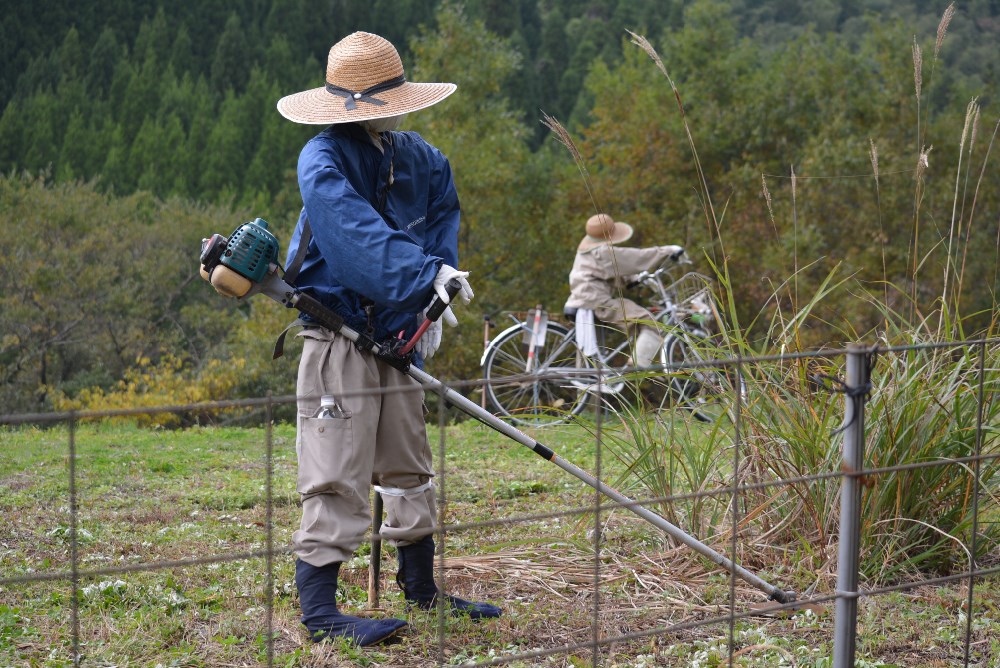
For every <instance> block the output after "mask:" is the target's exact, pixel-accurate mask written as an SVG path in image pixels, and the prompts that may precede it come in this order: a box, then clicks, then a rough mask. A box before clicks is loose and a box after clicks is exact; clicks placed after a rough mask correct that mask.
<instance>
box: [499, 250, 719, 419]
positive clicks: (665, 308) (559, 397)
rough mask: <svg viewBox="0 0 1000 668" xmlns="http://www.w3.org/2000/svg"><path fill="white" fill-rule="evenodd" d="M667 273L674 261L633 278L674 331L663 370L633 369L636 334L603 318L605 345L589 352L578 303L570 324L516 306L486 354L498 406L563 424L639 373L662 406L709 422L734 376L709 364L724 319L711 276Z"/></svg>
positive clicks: (504, 413) (600, 335) (505, 413)
mask: <svg viewBox="0 0 1000 668" xmlns="http://www.w3.org/2000/svg"><path fill="white" fill-rule="evenodd" d="M665 275H667V276H668V275H669V270H668V269H667V268H666V267H661V268H659V269H657V270H655V271H652V272H642V273H641V274H639V275H638V276H637V277H636V280H635V281H634V282H633V283H632V284H631V285H642V286H644V287H646V288H648V289H650V290H651V291H652V292H653V299H652V301H651V302H650V303H649V304H648V305H647V308H648V310H649V311H650V313H652V314H653V316H654V318H655V321H656V323H657V326H659V327H661V328H662V329H663V330H665V333H666V335H665V337H664V341H663V345H662V346H661V349H660V354H659V363H660V364H661V365H663V369H664V371H663V372H655V373H653V374H649V373H646V372H644V371H643V370H636V369H630V367H629V366H628V364H629V353H630V350H629V349H630V346H631V341H630V339H629V337H628V336H627V335H626V333H625V332H623V331H621V330H620V329H618V328H616V327H614V326H612V325H610V324H608V323H605V322H602V321H599V320H598V321H596V322H595V328H596V332H597V339H598V344H597V352H596V353H595V354H593V355H585V354H584V353H583V351H582V350H581V349H580V347H579V345H578V343H577V336H576V324H575V309H574V310H570V311H567V312H565V313H564V314H563V315H564V316H565V317H566V319H567V320H568V321H569V322H570V323H572V324H570V325H566V324H563V323H561V322H553V321H549V322H546V321H545V318H544V317H543V316H544V314H543V313H542V312H541V311H540V310H538V309H536V310H535V311H532V312H530V313H529V317H527V318H524V319H521V318H519V317H517V316H516V315H514V314H508V315H509V316H510V317H511V318H512V319H513V320H514V324H513V325H512V326H511V327H509V328H507V329H505V330H504V331H502V332H500V334H498V335H497V336H496V337H495V338H493V339H492V340H491V341H490V342H489V344H488V345H487V346H486V349H485V350H484V352H483V356H482V359H481V361H480V364H481V366H482V368H483V372H484V386H483V392H485V393H486V397H487V399H488V400H489V403H490V404H491V405H492V407H493V409H494V412H495V413H496V414H498V415H499V416H501V417H505V418H507V419H509V420H510V421H511V422H513V423H515V424H520V425H527V426H548V425H555V424H560V423H563V422H565V421H567V420H568V419H570V418H571V417H572V416H575V415H578V414H580V413H581V412H582V411H583V410H584V409H585V408H586V406H587V403H588V400H589V399H591V398H592V397H597V398H607V397H609V396H616V395H622V394H623V392H625V390H626V387H627V386H628V384H629V382H630V381H633V380H635V381H639V382H640V387H644V388H645V391H644V393H643V395H644V396H645V397H646V399H647V402H648V401H650V400H651V401H652V402H653V404H654V406H653V407H654V408H656V409H663V408H665V407H666V406H667V405H673V406H677V407H682V408H685V409H688V410H690V411H691V412H692V414H693V415H694V416H695V418H696V419H698V420H701V421H704V422H712V421H715V420H716V419H718V417H719V416H720V415H721V414H722V413H723V412H724V411H725V401H724V400H725V398H726V396H727V395H728V394H729V393H730V389H729V388H730V387H731V383H730V382H729V379H728V378H727V376H726V374H725V371H724V369H723V368H721V367H719V366H713V365H711V364H706V362H707V361H708V359H709V358H711V356H710V355H707V353H708V352H709V351H711V350H712V348H713V345H712V343H711V339H712V334H711V332H710V331H709V328H710V327H711V323H712V322H718V321H719V317H718V313H717V311H716V308H715V301H714V298H713V297H712V291H711V281H710V279H708V277H706V276H704V275H702V274H699V273H696V272H688V273H686V274H684V275H683V276H681V277H680V278H679V279H677V280H676V281H674V282H673V283H670V284H669V285H667V286H664V284H663V282H664V276H665ZM706 356H707V357H706ZM651 390H652V391H651ZM650 395H652V396H651V397H650Z"/></svg>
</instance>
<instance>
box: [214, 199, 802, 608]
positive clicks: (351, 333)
mask: <svg viewBox="0 0 1000 668" xmlns="http://www.w3.org/2000/svg"><path fill="white" fill-rule="evenodd" d="M279 269H280V267H279V266H278V241H277V239H276V238H275V237H274V235H273V234H271V232H270V231H269V230H268V225H267V222H266V221H264V220H263V219H261V218H257V219H256V220H254V221H253V222H251V223H244V224H243V225H241V226H239V227H238V228H237V229H236V230H235V231H234V232H233V233H232V234H231V235H229V237H228V238H227V237H224V236H222V235H221V234H214V235H212V237H210V238H208V239H204V240H203V241H202V250H201V275H202V277H203V278H205V279H206V280H207V281H209V282H210V283H211V284H212V285H213V286H214V287H215V289H216V291H217V292H219V293H220V294H222V295H223V296H225V297H232V298H236V299H241V300H242V299H247V298H249V297H251V296H253V295H255V294H262V295H264V296H266V297H269V298H271V299H273V300H274V301H276V302H278V303H280V304H283V305H285V306H287V307H291V308H295V309H297V310H298V311H301V312H302V313H304V314H306V315H308V316H309V317H310V318H311V319H312V320H314V321H315V322H316V323H317V324H319V325H321V326H323V327H325V328H327V329H329V330H330V331H332V332H336V333H338V334H340V335H341V336H344V337H346V338H347V339H349V340H350V341H353V342H354V344H355V346H357V347H358V349H360V350H362V351H367V352H370V353H372V354H374V355H377V356H378V357H379V358H381V359H382V360H384V361H385V362H387V363H388V364H390V365H391V366H393V367H395V368H396V369H398V370H399V371H400V372H402V373H404V374H406V375H408V376H410V377H411V378H413V379H414V380H415V381H417V382H418V383H420V384H421V385H422V386H424V387H425V388H429V389H430V390H432V391H434V392H435V393H438V394H440V395H441V396H443V397H444V399H445V400H447V401H448V402H449V403H450V404H451V405H452V406H454V407H456V408H458V409H459V410H460V411H462V412H463V413H465V414H467V415H469V416H470V417H472V418H475V419H476V420H478V421H479V422H481V423H483V424H485V425H486V426H488V427H490V428H491V429H494V430H495V431H497V432H499V433H501V434H503V435H504V436H506V437H507V438H509V439H511V440H512V441H515V442H517V443H520V444H521V445H523V446H525V447H527V448H529V449H530V450H531V451H532V452H534V453H535V454H537V455H538V456H540V457H542V458H543V459H545V460H546V461H549V462H551V463H553V464H555V465H556V466H558V467H559V468H561V469H563V470H564V471H566V472H567V473H569V474H570V475H572V476H574V477H576V478H578V479H579V480H581V481H583V482H584V483H586V484H587V485H589V486H590V487H592V488H593V489H594V490H596V491H597V492H599V493H600V494H603V495H604V496H606V497H608V498H609V499H611V500H613V501H614V502H615V503H617V504H620V505H621V507H623V508H625V509H627V510H629V511H631V512H632V513H634V514H636V515H638V516H639V517H641V518H642V519H644V520H646V521H647V522H649V523H650V524H652V525H653V526H655V527H657V528H658V529H661V530H662V531H663V532H665V533H666V534H667V535H669V536H670V537H671V538H673V539H674V540H676V541H678V542H680V543H682V544H684V545H686V546H687V547H689V548H691V549H692V550H694V551H695V552H698V553H699V554H701V555H702V556H704V557H706V558H707V559H709V560H710V561H712V562H714V563H716V564H718V565H719V566H721V567H722V568H724V569H726V570H727V571H729V572H731V573H733V574H734V575H736V576H737V577H739V578H741V579H742V580H744V581H745V582H747V583H749V584H751V585H753V586H754V587H756V588H757V589H760V590H761V591H763V592H764V593H766V594H767V595H768V599H769V600H771V601H777V602H778V603H781V604H786V605H783V606H782V607H781V608H780V609H781V610H797V609H799V608H805V607H814V606H812V605H811V604H802V603H799V602H797V600H796V594H795V592H793V591H784V590H782V589H779V588H778V587H775V586H774V585H772V584H770V583H768V582H765V581H764V580H763V579H761V578H760V577H758V576H757V575H755V574H754V573H751V572H750V571H748V570H747V569H745V568H743V567H742V566H740V565H738V564H736V563H734V562H733V561H731V560H730V559H728V558H726V557H725V556H723V555H722V554H719V553H718V552H716V551H715V550H713V549H712V548H711V547H709V546H708V545H706V544H704V543H702V542H701V541H699V540H698V539H697V538H695V537H693V536H691V535H689V534H687V533H685V532H684V531H683V530H681V529H680V528H678V527H677V526H675V525H673V524H671V523H670V522H668V521H667V520H666V519H664V518H663V517H661V516H660V515H657V514H656V513H654V512H653V511H651V510H649V509H648V508H646V507H645V506H642V505H640V504H639V503H637V502H635V501H633V500H632V499H630V498H628V497H627V496H625V495H624V494H622V493H621V492H619V491H618V490H616V489H614V488H611V487H608V486H607V485H605V484H604V483H603V482H601V481H600V480H598V479H597V478H595V477H594V476H592V475H591V474H589V473H587V472H586V471H584V470H583V469H581V468H579V467H577V466H576V465H574V464H572V463H571V462H569V461H567V460H565V459H563V458H562V457H560V456H559V455H558V454H556V453H555V452H554V451H553V450H552V449H550V448H548V447H546V446H545V445H543V444H542V443H539V442H538V441H537V440H535V439H533V438H531V437H530V436H528V435H526V434H524V433H523V432H521V431H520V430H518V429H516V428H515V427H513V426H511V425H510V424H508V423H506V422H504V421H503V420H501V419H499V418H498V417H496V416H495V415H493V414H492V413H490V412H488V411H487V410H485V409H484V408H482V407H481V406H479V405H478V404H476V403H474V402H472V401H470V400H469V399H467V398H466V397H465V396H463V395H462V394H459V393H458V392H456V391H455V390H452V389H450V388H449V387H447V386H446V385H445V384H444V383H442V382H441V381H439V380H438V379H436V378H434V377H433V376H431V375H429V374H428V373H426V372H424V371H423V370H422V369H419V368H417V367H415V366H412V365H411V361H412V357H413V355H412V347H413V344H414V343H416V340H417V339H418V338H419V336H420V334H422V330H418V332H417V333H416V334H415V335H414V336H413V337H412V338H411V339H410V341H402V340H396V339H390V340H389V341H386V342H377V341H374V340H373V339H372V338H371V337H369V336H367V335H365V334H362V333H359V332H357V331H355V330H354V329H352V328H350V327H348V326H347V325H346V324H345V323H344V320H343V318H341V317H340V315H338V314H337V313H336V312H334V311H333V310H331V309H329V308H328V307H326V306H324V305H323V304H321V303H320V302H319V301H317V300H316V299H314V298H313V297H311V296H310V295H308V294H306V293H304V292H301V291H299V290H298V289H297V288H295V287H293V286H291V285H289V284H288V283H286V282H285V281H284V280H283V279H282V278H281V277H279V276H278V270H279ZM449 287H453V288H454V290H455V292H457V282H456V285H455V286H449ZM449 292H450V290H449ZM455 292H451V294H452V296H454V294H455ZM432 306H433V308H432V309H428V314H427V317H428V321H429V320H431V319H436V318H437V317H439V316H440V315H441V313H443V311H444V308H445V307H446V306H447V303H445V302H443V301H442V300H440V299H439V298H437V297H435V302H434V303H433V304H432ZM755 607H756V608H758V609H759V610H760V611H761V612H762V613H763V612H766V609H765V607H764V606H755ZM775 609H776V610H777V609H778V608H775Z"/></svg>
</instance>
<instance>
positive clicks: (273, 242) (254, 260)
mask: <svg viewBox="0 0 1000 668" xmlns="http://www.w3.org/2000/svg"><path fill="white" fill-rule="evenodd" d="M267 227H268V226H267V221H266V220H264V219H263V218H257V219H255V220H254V221H253V222H251V223H243V224H242V225H240V226H239V227H237V228H236V230H235V231H234V232H233V233H232V234H230V235H229V237H228V238H227V237H224V236H222V235H221V234H213V235H212V236H211V237H209V238H208V239H203V240H202V242H201V276H202V278H204V279H205V280H207V281H208V282H209V283H211V284H212V287H214V288H215V290H216V291H217V292H218V293H219V294H221V295H223V296H224V297H236V298H241V297H245V296H247V295H248V294H249V293H250V291H251V290H252V289H253V286H254V284H255V283H260V282H261V281H262V280H264V278H265V276H267V274H268V272H269V271H273V269H274V267H276V266H277V263H278V240H277V238H275V236H274V235H273V234H271V232H270V231H269V230H268V229H267Z"/></svg>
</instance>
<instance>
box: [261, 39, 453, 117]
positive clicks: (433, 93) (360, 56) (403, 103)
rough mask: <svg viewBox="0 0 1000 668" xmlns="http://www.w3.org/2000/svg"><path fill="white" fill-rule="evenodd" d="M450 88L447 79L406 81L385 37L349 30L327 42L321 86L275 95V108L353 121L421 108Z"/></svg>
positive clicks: (291, 114) (291, 113) (294, 114)
mask: <svg viewBox="0 0 1000 668" xmlns="http://www.w3.org/2000/svg"><path fill="white" fill-rule="evenodd" d="M456 88H457V86H455V84H451V83H411V82H409V81H407V80H406V77H405V76H404V74H403V61H402V60H400V58H399V53H398V52H397V51H396V47H394V46H393V45H392V43H391V42H389V41H388V40H386V39H385V38H383V37H379V36H378V35H373V34H371V33H367V32H355V33H352V34H350V35H348V36H347V37H345V38H344V39H342V40H340V41H339V42H337V43H336V44H334V45H333V46H332V47H330V55H329V57H328V58H327V63H326V85H325V86H323V87H322V88H312V89H310V90H304V91H302V92H301V93H293V94H292V95H287V96H285V97H283V98H281V99H280V100H278V111H279V112H280V113H281V115H282V116H284V117H285V118H287V119H288V120H290V121H294V122H296V123H304V124H306V125H329V124H332V123H355V122H357V121H368V120H372V119H374V118H388V117H390V116H399V115H401V114H406V113H409V112H411V111H417V110H418V109H425V108H427V107H429V106H431V105H433V104H437V103H438V102H440V101H441V100H443V99H445V98H446V97H448V96H449V95H451V94H452V93H454V92H455V89H456Z"/></svg>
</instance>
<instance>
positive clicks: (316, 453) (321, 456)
mask: <svg viewBox="0 0 1000 668" xmlns="http://www.w3.org/2000/svg"><path fill="white" fill-rule="evenodd" d="M298 431H299V439H298V443H297V444H296V446H297V447H296V449H297V450H298V455H299V476H298V483H297V485H296V490H297V491H298V493H299V494H301V495H303V496H312V495H314V494H342V495H344V496H353V495H354V486H353V483H354V481H355V480H356V479H357V477H358V476H357V474H356V472H355V469H356V468H357V463H356V462H355V457H354V429H353V427H352V424H351V418H350V417H344V418H330V417H322V418H321V417H303V416H299V430H298Z"/></svg>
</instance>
